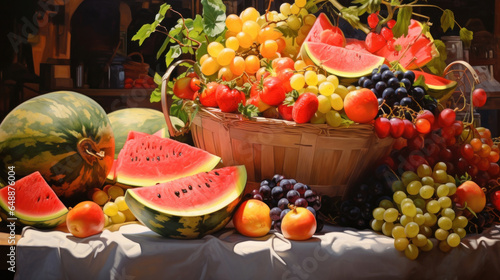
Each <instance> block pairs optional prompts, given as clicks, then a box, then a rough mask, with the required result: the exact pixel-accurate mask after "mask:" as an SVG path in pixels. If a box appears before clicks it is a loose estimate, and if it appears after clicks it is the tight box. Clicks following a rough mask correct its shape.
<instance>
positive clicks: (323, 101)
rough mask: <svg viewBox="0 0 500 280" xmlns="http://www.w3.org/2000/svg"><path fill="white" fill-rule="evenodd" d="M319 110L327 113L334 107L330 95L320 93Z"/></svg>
mask: <svg viewBox="0 0 500 280" xmlns="http://www.w3.org/2000/svg"><path fill="white" fill-rule="evenodd" d="M318 103H319V105H318V111H319V112H321V113H323V114H326V113H328V111H330V110H331V109H332V106H330V98H329V97H328V96H324V95H318Z"/></svg>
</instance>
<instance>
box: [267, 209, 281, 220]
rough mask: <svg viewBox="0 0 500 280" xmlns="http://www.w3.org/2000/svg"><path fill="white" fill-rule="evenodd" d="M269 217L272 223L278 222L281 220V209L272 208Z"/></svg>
mask: <svg viewBox="0 0 500 280" xmlns="http://www.w3.org/2000/svg"><path fill="white" fill-rule="evenodd" d="M269 216H270V217H271V220H273V221H279V220H280V219H281V209H279V208H278V207H273V208H271V210H270V211H269Z"/></svg>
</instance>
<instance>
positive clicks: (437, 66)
mask: <svg viewBox="0 0 500 280" xmlns="http://www.w3.org/2000/svg"><path fill="white" fill-rule="evenodd" d="M434 46H435V47H436V50H437V51H438V52H439V55H438V56H437V57H434V58H433V59H432V60H431V61H429V63H427V64H426V67H427V68H428V69H429V70H430V71H431V72H432V74H435V75H438V76H442V75H443V72H444V69H445V68H446V62H445V61H446V59H447V57H448V54H447V52H446V45H445V44H444V43H443V41H441V40H437V39H436V40H434Z"/></svg>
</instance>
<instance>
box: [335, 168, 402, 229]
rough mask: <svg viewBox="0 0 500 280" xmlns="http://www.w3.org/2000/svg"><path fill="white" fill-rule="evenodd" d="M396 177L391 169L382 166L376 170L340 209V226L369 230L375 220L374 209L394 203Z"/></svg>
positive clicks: (353, 191) (351, 192)
mask: <svg viewBox="0 0 500 280" xmlns="http://www.w3.org/2000/svg"><path fill="white" fill-rule="evenodd" d="M396 180H397V177H396V175H395V174H394V173H393V172H391V171H390V168H389V167H388V166H387V165H385V164H382V165H380V166H378V167H377V168H376V169H375V172H374V174H372V175H371V176H369V177H368V179H367V180H365V181H364V182H362V183H361V184H359V185H356V186H355V187H354V188H353V189H351V190H350V191H349V194H348V195H347V198H346V199H344V200H343V201H342V203H341V204H340V209H339V220H338V224H339V225H341V226H346V227H353V228H357V229H369V228H370V221H371V220H372V219H373V215H372V212H373V209H374V208H376V207H379V206H381V204H382V205H383V204H384V203H387V201H390V202H392V189H391V185H392V182H394V181H396Z"/></svg>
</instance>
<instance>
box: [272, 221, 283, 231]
mask: <svg viewBox="0 0 500 280" xmlns="http://www.w3.org/2000/svg"><path fill="white" fill-rule="evenodd" d="M273 228H274V230H275V231H277V232H279V233H281V221H274V222H273Z"/></svg>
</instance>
